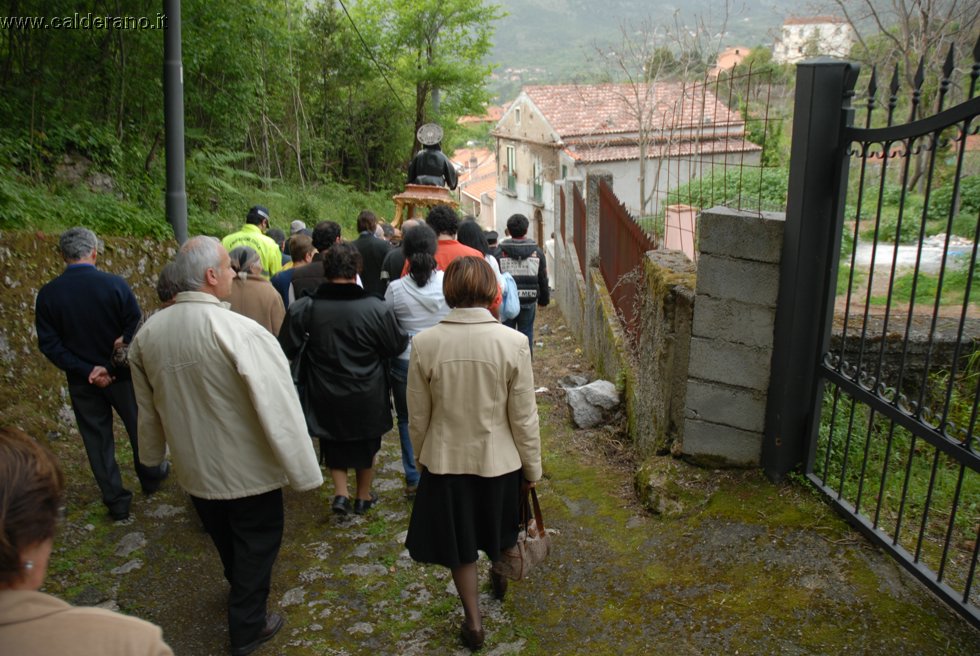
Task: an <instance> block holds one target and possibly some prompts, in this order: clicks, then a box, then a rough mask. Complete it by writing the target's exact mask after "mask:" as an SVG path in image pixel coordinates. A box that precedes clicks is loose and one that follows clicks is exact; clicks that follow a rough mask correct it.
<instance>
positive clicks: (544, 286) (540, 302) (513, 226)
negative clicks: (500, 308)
mask: <svg viewBox="0 0 980 656" xmlns="http://www.w3.org/2000/svg"><path fill="white" fill-rule="evenodd" d="M528 225H529V222H528V220H527V217H526V216H524V215H523V214H514V215H512V216H511V217H510V218H509V219H507V234H508V235H510V239H505V240H504V241H502V242H500V247H499V248H498V249H497V259H498V260H499V262H500V272H501V273H509V274H511V275H512V276H514V281H515V282H516V283H517V296H518V298H520V300H521V312H520V314H518V315H517V317H516V318H514V319H512V320H510V321H505V322H504V324H505V325H507V326H510V327H511V328H516V329H517V330H519V331H521V332H522V333H524V334H525V335H527V339H528V342H530V345H531V351H532V352H533V351H534V316H535V315H536V314H537V308H538V307H539V306H540V307H546V306H547V305H548V302H549V301H550V300H551V290H550V288H549V287H548V267H547V265H546V264H545V257H544V251H542V250H541V248H539V247H538V245H537V244H536V243H535V242H534V240H533V239H528V238H527V228H528Z"/></svg>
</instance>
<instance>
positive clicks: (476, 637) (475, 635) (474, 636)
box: [459, 621, 484, 651]
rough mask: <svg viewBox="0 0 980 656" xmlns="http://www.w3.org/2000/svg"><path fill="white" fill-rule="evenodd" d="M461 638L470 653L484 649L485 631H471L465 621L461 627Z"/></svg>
mask: <svg viewBox="0 0 980 656" xmlns="http://www.w3.org/2000/svg"><path fill="white" fill-rule="evenodd" d="M459 637H460V638H462V639H463V644H464V645H466V647H467V648H468V649H469V650H470V651H477V650H478V649H480V648H482V647H483V638H484V636H483V629H480V630H479V631H477V630H476V629H471V628H470V627H468V626H467V625H466V622H465V621H464V622H463V623H462V624H461V625H460V627H459Z"/></svg>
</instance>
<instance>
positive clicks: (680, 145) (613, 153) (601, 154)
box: [565, 137, 762, 164]
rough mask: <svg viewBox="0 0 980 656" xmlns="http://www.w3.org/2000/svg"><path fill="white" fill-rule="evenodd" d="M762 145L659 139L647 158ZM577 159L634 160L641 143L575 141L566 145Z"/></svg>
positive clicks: (743, 149) (738, 141)
mask: <svg viewBox="0 0 980 656" xmlns="http://www.w3.org/2000/svg"><path fill="white" fill-rule="evenodd" d="M761 150H762V148H761V147H760V146H757V145H755V144H754V143H752V142H750V141H746V140H745V139H742V138H731V137H729V138H721V139H707V140H704V141H692V140H684V141H676V142H659V143H653V144H650V145H649V146H648V147H647V157H648V158H664V157H673V158H677V157H686V156H691V155H698V156H700V155H711V154H714V153H754V152H759V151H761ZM565 152H566V153H568V154H569V155H571V156H572V157H573V158H575V160H577V161H579V162H582V163H585V164H594V163H597V162H619V161H631V160H637V159H639V158H640V147H639V146H637V145H635V144H633V145H630V144H614V145H605V144H585V143H578V144H572V145H570V146H569V147H568V148H566V149H565Z"/></svg>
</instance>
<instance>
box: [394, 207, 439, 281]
mask: <svg viewBox="0 0 980 656" xmlns="http://www.w3.org/2000/svg"><path fill="white" fill-rule="evenodd" d="M402 253H404V255H405V261H407V262H408V275H410V276H412V280H414V281H415V284H416V285H418V286H419V287H425V286H426V285H427V284H428V282H429V279H430V278H431V277H432V272H433V271H435V269H436V258H435V255H436V233H435V231H434V230H433V229H432V228H430V227H429V226H427V225H425V224H424V223H420V224H419V225H417V226H413V227H411V228H409V229H408V230H406V231H405V236H404V237H403V238H402Z"/></svg>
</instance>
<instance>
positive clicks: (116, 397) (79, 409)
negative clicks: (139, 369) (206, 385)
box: [68, 380, 160, 514]
mask: <svg viewBox="0 0 980 656" xmlns="http://www.w3.org/2000/svg"><path fill="white" fill-rule="evenodd" d="M68 394H69V395H70V396H71V406H72V409H73V410H74V411H75V421H76V422H77V423H78V432H79V433H80V434H81V436H82V442H83V443H84V444H85V453H86V454H87V455H88V462H89V465H90V466H91V468H92V474H93V475H94V476H95V482H96V483H98V485H99V490H100V491H101V492H102V502H103V503H104V504H105V505H106V506H107V507H108V508H109V512H110V513H113V514H116V513H126V512H129V504H130V503H131V502H132V499H133V493H132V492H130V491H129V490H127V489H126V488H125V487H123V483H122V475H121V474H120V473H119V465H118V464H117V463H116V443H115V440H114V438H113V435H112V410H113V408H115V410H116V413H117V414H118V415H119V418H120V419H122V422H123V425H124V426H125V427H126V432H127V433H128V434H129V444H130V446H132V448H133V464H134V465H135V468H136V475H137V476H138V477H139V479H140V483H144V482H145V481H150V480H155V479H158V478H159V477H160V474H159V470H158V468H156V467H144V466H143V465H141V464H140V459H139V446H138V444H137V441H136V395H135V393H134V392H133V382H132V381H130V380H121V381H117V382H115V383H113V384H112V385H109V386H108V387H96V386H95V385H89V384H88V383H71V384H69V385H68Z"/></svg>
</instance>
